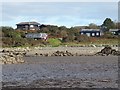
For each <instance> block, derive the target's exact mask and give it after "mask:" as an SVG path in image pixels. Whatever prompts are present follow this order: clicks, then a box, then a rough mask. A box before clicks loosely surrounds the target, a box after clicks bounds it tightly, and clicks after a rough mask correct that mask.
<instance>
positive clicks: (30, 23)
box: [16, 22, 40, 25]
mask: <svg viewBox="0 0 120 90" xmlns="http://www.w3.org/2000/svg"><path fill="white" fill-rule="evenodd" d="M25 24H29V25H40V23H38V22H20V23H18V24H16V25H25Z"/></svg>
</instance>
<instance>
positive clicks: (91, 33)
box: [80, 29, 103, 37]
mask: <svg viewBox="0 0 120 90" xmlns="http://www.w3.org/2000/svg"><path fill="white" fill-rule="evenodd" d="M80 34H81V35H83V34H84V35H87V36H89V37H100V36H101V35H103V33H102V32H101V30H100V29H81V31H80Z"/></svg>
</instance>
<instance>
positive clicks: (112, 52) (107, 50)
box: [95, 46, 120, 56]
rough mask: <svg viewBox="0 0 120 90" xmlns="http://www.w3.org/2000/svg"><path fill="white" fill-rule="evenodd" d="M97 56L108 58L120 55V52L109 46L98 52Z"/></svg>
mask: <svg viewBox="0 0 120 90" xmlns="http://www.w3.org/2000/svg"><path fill="white" fill-rule="evenodd" d="M95 55H100V56H108V55H116V56H119V55H120V51H116V50H115V49H112V48H111V47H109V46H107V47H104V48H103V49H102V50H101V51H100V52H97V53H96V54H95Z"/></svg>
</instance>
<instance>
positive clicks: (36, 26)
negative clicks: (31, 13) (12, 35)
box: [16, 22, 40, 30]
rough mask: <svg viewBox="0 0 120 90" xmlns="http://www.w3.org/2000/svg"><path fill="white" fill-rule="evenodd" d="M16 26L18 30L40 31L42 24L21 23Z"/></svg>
mask: <svg viewBox="0 0 120 90" xmlns="http://www.w3.org/2000/svg"><path fill="white" fill-rule="evenodd" d="M16 25H17V30H40V27H39V26H40V23H37V22H21V23H18V24H16Z"/></svg>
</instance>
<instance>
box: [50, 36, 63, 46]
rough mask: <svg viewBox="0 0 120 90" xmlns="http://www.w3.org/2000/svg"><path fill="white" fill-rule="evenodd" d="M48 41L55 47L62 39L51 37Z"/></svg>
mask: <svg viewBox="0 0 120 90" xmlns="http://www.w3.org/2000/svg"><path fill="white" fill-rule="evenodd" d="M48 43H49V44H50V45H52V46H53V47H57V46H59V45H60V44H61V41H60V40H59V39H57V38H49V39H48Z"/></svg>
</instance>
